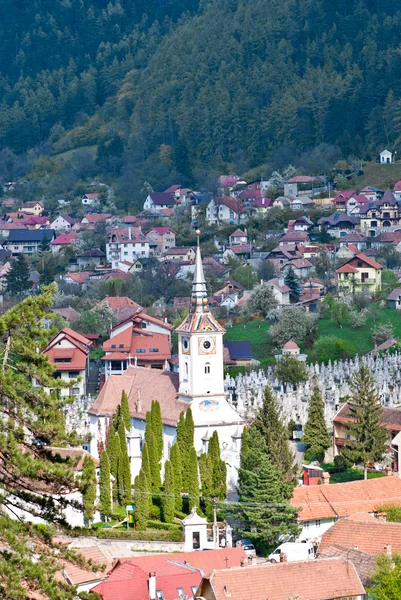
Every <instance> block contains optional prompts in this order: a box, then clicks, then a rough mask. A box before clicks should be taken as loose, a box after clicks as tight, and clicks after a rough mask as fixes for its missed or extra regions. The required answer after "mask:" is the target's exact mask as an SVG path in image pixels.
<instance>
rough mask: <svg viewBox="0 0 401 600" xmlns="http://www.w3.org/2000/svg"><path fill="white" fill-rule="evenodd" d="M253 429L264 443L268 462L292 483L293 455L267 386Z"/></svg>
mask: <svg viewBox="0 0 401 600" xmlns="http://www.w3.org/2000/svg"><path fill="white" fill-rule="evenodd" d="M254 427H255V428H256V429H257V430H258V431H259V432H260V434H261V436H262V438H263V440H264V441H265V444H266V449H267V452H268V454H269V458H270V461H271V462H272V463H273V465H274V466H275V467H276V469H277V470H278V471H279V473H281V474H282V476H283V477H284V478H285V479H286V480H287V481H293V479H294V455H293V453H292V452H291V449H290V446H289V443H288V432H287V428H286V426H285V425H284V423H283V421H282V420H281V418H280V412H279V408H278V405H277V400H276V398H275V396H274V393H273V390H272V389H271V387H270V386H269V385H267V386H266V389H265V393H264V398H263V404H262V406H261V407H260V409H259V410H258V412H257V414H256V416H255V419H254Z"/></svg>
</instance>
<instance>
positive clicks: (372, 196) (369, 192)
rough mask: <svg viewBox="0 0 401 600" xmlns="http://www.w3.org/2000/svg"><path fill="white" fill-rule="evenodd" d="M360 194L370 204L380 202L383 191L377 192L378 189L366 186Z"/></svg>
mask: <svg viewBox="0 0 401 600" xmlns="http://www.w3.org/2000/svg"><path fill="white" fill-rule="evenodd" d="M360 193H361V194H363V195H364V196H366V198H368V199H369V201H370V202H376V200H380V198H381V197H382V196H383V194H384V190H379V188H375V187H373V186H371V185H367V186H366V187H364V188H363V189H362V190H361V191H360Z"/></svg>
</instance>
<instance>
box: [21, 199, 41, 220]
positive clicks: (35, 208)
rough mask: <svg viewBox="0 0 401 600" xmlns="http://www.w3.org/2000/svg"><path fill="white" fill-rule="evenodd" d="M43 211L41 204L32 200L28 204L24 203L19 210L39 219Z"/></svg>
mask: <svg viewBox="0 0 401 600" xmlns="http://www.w3.org/2000/svg"><path fill="white" fill-rule="evenodd" d="M44 210H45V208H44V206H43V203H42V202H39V201H37V200H32V201H30V202H25V203H24V204H23V205H22V206H21V208H20V209H19V212H22V213H25V214H27V215H35V216H37V217H40V215H41V214H42V213H43V211H44Z"/></svg>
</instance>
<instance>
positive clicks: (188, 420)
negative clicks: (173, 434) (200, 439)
mask: <svg viewBox="0 0 401 600" xmlns="http://www.w3.org/2000/svg"><path fill="white" fill-rule="evenodd" d="M194 434H195V423H194V418H193V416H192V410H191V407H189V408H188V409H187V412H186V413H185V439H186V444H187V448H188V452H189V451H190V449H191V448H192V446H193V445H194Z"/></svg>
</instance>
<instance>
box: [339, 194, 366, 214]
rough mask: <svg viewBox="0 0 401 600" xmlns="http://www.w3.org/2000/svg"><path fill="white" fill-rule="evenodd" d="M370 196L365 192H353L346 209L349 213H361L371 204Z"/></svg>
mask: <svg viewBox="0 0 401 600" xmlns="http://www.w3.org/2000/svg"><path fill="white" fill-rule="evenodd" d="M370 202H371V201H370V200H369V198H367V197H366V196H364V195H363V194H353V195H352V196H351V198H349V200H347V202H346V204H345V210H346V211H347V214H348V215H359V213H360V212H361V209H362V208H363V207H364V206H366V205H367V204H370Z"/></svg>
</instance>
